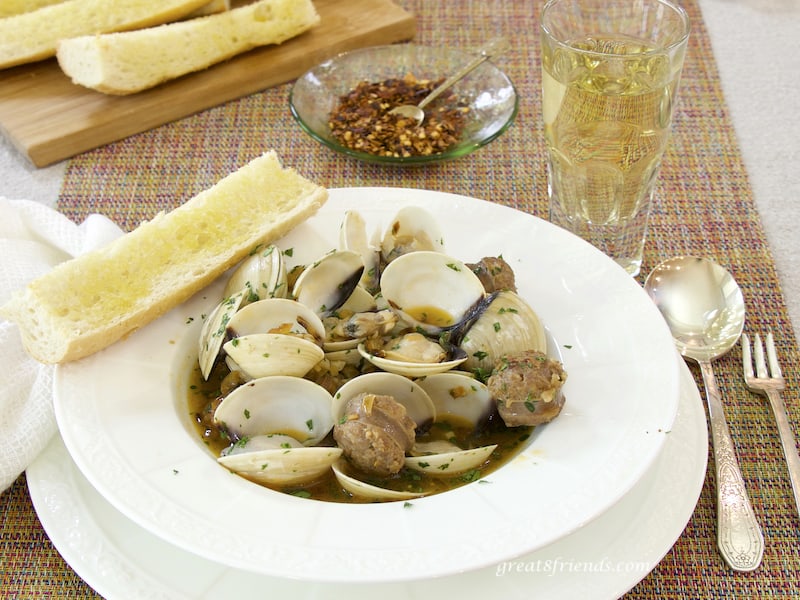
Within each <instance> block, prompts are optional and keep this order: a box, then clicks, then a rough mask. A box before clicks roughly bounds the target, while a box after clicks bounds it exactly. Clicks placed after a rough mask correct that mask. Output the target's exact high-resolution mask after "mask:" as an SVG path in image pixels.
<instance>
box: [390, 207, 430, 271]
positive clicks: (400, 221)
mask: <svg viewBox="0 0 800 600" xmlns="http://www.w3.org/2000/svg"><path fill="white" fill-rule="evenodd" d="M444 249H445V246H444V237H443V235H442V230H441V229H440V227H439V223H438V222H437V221H436V219H435V218H434V217H433V215H432V214H431V213H429V212H428V211H427V210H425V209H424V208H422V207H421V206H404V207H403V208H401V209H400V210H399V211H397V214H396V215H395V216H394V218H393V219H392V220H391V222H390V223H389V225H388V226H387V228H386V231H385V232H384V235H383V240H382V241H381V257H382V258H383V261H384V262H385V263H390V262H392V261H393V260H395V259H396V258H398V257H400V256H402V255H404V254H408V253H410V252H417V251H420V250H425V251H432V252H444Z"/></svg>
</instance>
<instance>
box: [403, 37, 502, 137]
mask: <svg viewBox="0 0 800 600" xmlns="http://www.w3.org/2000/svg"><path fill="white" fill-rule="evenodd" d="M506 50H508V41H507V40H506V39H505V38H500V39H496V40H493V41H491V42H489V43H488V44H486V45H485V46H484V47H483V48H481V49H480V50H478V56H476V57H475V58H474V59H472V60H471V61H470V62H468V63H467V64H465V65H464V66H463V67H461V68H460V69H459V70H458V71H456V72H455V73H453V74H452V75H451V76H450V77H448V78H447V79H445V80H444V81H443V82H442V83H441V84H439V85H438V86H437V87H436V88H434V90H433V91H432V92H431V93H430V94H428V95H427V96H425V97H424V98H423V99H422V100H421V101H420V103H419V104H417V105H414V104H402V105H400V106H395V107H394V108H393V109H392V110H390V111H389V114H390V115H399V116H401V117H406V118H408V119H414V120H415V121H416V122H417V125H422V122H423V121H424V120H425V111H424V110H423V109H424V108H425V107H426V106H427V105H428V104H430V103H431V102H432V101H433V100H435V99H436V98H438V97H439V95H440V94H441V93H442V92H444V91H445V90H447V89H449V88H450V87H451V86H452V85H454V84H455V83H456V82H458V81H460V80H461V79H463V78H464V77H466V76H467V75H469V74H470V73H471V72H472V71H474V70H475V69H476V68H477V67H478V65H481V64H483V63H484V62H486V61H487V60H490V59H492V58H495V57H497V56H500V55H501V54H503V52H505V51H506Z"/></svg>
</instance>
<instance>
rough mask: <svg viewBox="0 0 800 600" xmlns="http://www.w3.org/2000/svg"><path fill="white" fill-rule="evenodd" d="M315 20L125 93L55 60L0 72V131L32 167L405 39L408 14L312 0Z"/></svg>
mask: <svg viewBox="0 0 800 600" xmlns="http://www.w3.org/2000/svg"><path fill="white" fill-rule="evenodd" d="M314 4H315V6H316V7H317V11H318V12H319V15H320V19H321V21H320V24H319V25H318V26H317V27H316V28H314V29H313V30H311V31H309V32H306V33H304V34H302V35H301V36H299V37H297V38H294V39H291V40H289V41H287V42H285V43H283V44H281V45H280V46H268V47H264V48H258V49H256V50H252V51H251V52H248V53H246V54H242V55H240V56H238V57H236V58H233V59H231V60H229V61H227V62H224V63H220V64H218V65H215V66H213V67H211V68H210V69H208V70H206V71H202V72H198V73H194V74H191V75H187V76H185V77H182V78H180V79H176V80H174V81H172V82H169V83H166V84H163V85H161V86H159V87H156V88H153V89H151V90H147V91H145V92H140V93H138V94H134V95H131V96H107V95H105V94H101V93H99V92H95V91H93V90H89V89H86V88H83V87H80V86H77V85H74V84H72V82H71V81H70V80H69V79H68V78H67V77H66V76H65V75H64V74H63V73H62V71H61V70H60V69H59V67H58V63H57V62H56V61H55V59H51V60H47V61H43V62H39V63H34V64H30V65H22V66H19V67H14V68H12V69H6V70H0V131H2V132H3V134H4V135H5V136H6V137H8V139H9V140H10V141H11V143H13V144H14V145H15V146H16V147H17V148H18V149H19V151H20V152H21V153H23V154H24V155H25V156H27V157H28V158H29V159H30V160H31V162H32V163H33V164H34V165H36V166H37V167H43V166H46V165H49V164H52V163H55V162H58V161H60V160H63V159H65V158H69V157H70V156H74V155H76V154H80V153H81V152H85V151H86V150H91V149H92V148H97V147H99V146H103V145H105V144H108V143H110V142H114V141H117V140H120V139H123V138H125V137H128V136H130V135H133V134H135V133H140V132H142V131H146V130H148V129H152V128H154V127H158V126H159V125H163V124H164V123H168V122H170V121H175V120H177V119H180V118H182V117H185V116H188V115H190V114H193V113H196V112H199V111H202V110H204V109H206V108H209V107H212V106H217V105H219V104H222V103H223V102H226V101H228V100H233V99H235V98H241V97H242V96H246V95H248V94H252V93H254V92H257V91H260V90H264V89H266V88H269V87H272V86H275V85H278V84H281V83H285V82H287V81H290V80H292V79H295V78H296V77H298V76H299V75H301V74H303V73H304V72H305V71H307V70H308V69H310V68H311V67H313V66H314V65H316V64H318V63H320V62H322V61H323V60H325V59H327V58H329V57H331V56H333V55H335V54H337V53H339V52H342V51H345V50H351V49H353V48H361V47H365V46H374V45H380V44H390V43H394V42H399V41H404V40H409V39H411V38H413V37H414V34H415V32H416V20H415V18H414V16H413V15H412V14H410V13H408V12H406V11H405V10H403V9H401V8H400V7H398V6H397V5H395V4H394V3H393V2H391V1H390V0H315V2H314Z"/></svg>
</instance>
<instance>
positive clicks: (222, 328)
mask: <svg viewBox="0 0 800 600" xmlns="http://www.w3.org/2000/svg"><path fill="white" fill-rule="evenodd" d="M243 301H244V292H241V291H240V292H238V293H236V294H233V295H232V296H229V297H225V299H224V300H223V301H222V302H220V303H219V304H217V306H216V307H214V310H212V311H211V314H209V315H208V317H206V320H205V321H204V322H203V326H202V328H201V329H200V340H199V347H198V362H199V363H200V372H201V373H202V375H203V379H208V376H209V375H211V370H212V369H213V368H214V364H215V363H216V362H217V357H218V356H219V352H220V349H221V348H222V344H224V343H225V340H226V338H227V331H228V323H229V322H230V320H231V318H232V317H233V315H234V314H235V313H236V311H238V310H239V307H240V306H241V305H242V302H243Z"/></svg>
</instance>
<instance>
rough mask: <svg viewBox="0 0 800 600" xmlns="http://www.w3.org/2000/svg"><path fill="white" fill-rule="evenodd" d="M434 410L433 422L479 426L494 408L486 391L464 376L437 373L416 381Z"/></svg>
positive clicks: (481, 384)
mask: <svg viewBox="0 0 800 600" xmlns="http://www.w3.org/2000/svg"><path fill="white" fill-rule="evenodd" d="M417 383H418V384H419V386H420V387H421V388H422V389H423V390H425V391H426V392H427V393H428V396H430V399H431V401H432V402H433V405H434V406H435V407H436V420H437V421H441V420H450V421H453V422H454V424H455V423H456V422H459V423H469V424H470V425H472V427H473V428H478V427H480V426H481V425H483V424H484V423H485V422H486V420H487V419H488V418H489V416H490V415H491V414H492V410H493V408H494V400H493V399H492V395H491V394H490V393H489V388H488V387H486V385H485V384H484V383H482V382H480V381H478V380H477V379H475V378H474V377H472V376H470V375H468V374H466V373H461V372H459V373H456V372H449V373H439V374H435V375H430V376H429V377H426V378H425V379H420V380H419V381H417Z"/></svg>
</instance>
